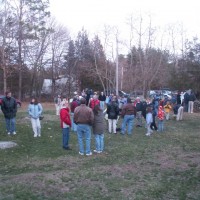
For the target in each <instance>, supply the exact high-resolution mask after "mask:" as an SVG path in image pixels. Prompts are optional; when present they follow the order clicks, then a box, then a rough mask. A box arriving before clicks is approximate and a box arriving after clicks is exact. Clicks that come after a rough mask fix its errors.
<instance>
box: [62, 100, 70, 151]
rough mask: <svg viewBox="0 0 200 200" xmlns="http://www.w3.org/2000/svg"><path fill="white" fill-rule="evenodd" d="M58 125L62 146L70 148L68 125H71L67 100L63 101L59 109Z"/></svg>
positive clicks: (66, 148)
mask: <svg viewBox="0 0 200 200" xmlns="http://www.w3.org/2000/svg"><path fill="white" fill-rule="evenodd" d="M60 125H61V128H62V146H63V149H65V150H71V148H70V147H69V138H70V134H69V132H70V127H71V125H72V123H71V119H70V115H69V105H68V102H63V103H62V105H61V110H60Z"/></svg>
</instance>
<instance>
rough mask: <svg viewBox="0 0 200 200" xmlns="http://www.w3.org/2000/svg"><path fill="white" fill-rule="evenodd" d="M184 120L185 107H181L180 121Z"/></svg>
mask: <svg viewBox="0 0 200 200" xmlns="http://www.w3.org/2000/svg"><path fill="white" fill-rule="evenodd" d="M182 119H183V106H181V107H180V120H182Z"/></svg>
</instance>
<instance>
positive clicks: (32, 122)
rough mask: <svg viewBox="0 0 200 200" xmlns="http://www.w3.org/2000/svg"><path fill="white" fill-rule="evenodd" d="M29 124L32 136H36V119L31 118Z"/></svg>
mask: <svg viewBox="0 0 200 200" xmlns="http://www.w3.org/2000/svg"><path fill="white" fill-rule="evenodd" d="M31 125H32V129H33V133H34V137H37V123H36V119H33V118H31Z"/></svg>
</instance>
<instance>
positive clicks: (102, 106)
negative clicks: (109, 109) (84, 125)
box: [100, 101, 104, 110]
mask: <svg viewBox="0 0 200 200" xmlns="http://www.w3.org/2000/svg"><path fill="white" fill-rule="evenodd" d="M103 103H104V102H103V101H100V108H101V109H102V110H104V104H103Z"/></svg>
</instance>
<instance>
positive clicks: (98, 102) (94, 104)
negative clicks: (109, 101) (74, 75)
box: [90, 98, 100, 110]
mask: <svg viewBox="0 0 200 200" xmlns="http://www.w3.org/2000/svg"><path fill="white" fill-rule="evenodd" d="M99 104H100V101H99V100H98V99H93V98H92V99H91V100H90V108H92V110H93V109H94V107H95V106H96V105H99Z"/></svg>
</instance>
